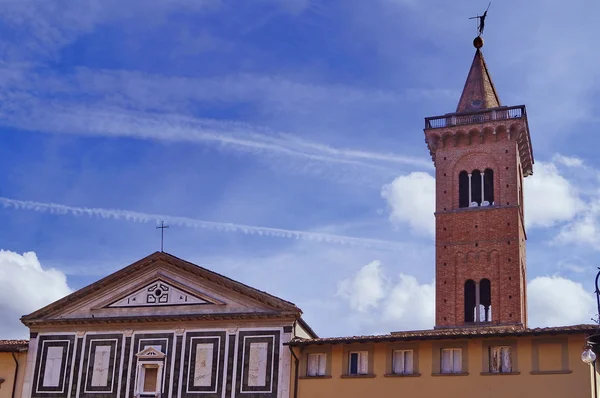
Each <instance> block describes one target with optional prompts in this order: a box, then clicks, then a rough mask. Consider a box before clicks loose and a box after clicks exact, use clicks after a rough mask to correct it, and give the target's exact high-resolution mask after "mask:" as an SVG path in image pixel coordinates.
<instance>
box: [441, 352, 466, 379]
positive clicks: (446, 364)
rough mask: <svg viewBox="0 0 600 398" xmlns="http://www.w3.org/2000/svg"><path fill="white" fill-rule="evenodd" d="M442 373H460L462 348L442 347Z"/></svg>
mask: <svg viewBox="0 0 600 398" xmlns="http://www.w3.org/2000/svg"><path fill="white" fill-rule="evenodd" d="M441 361H442V363H441V366H440V368H441V371H442V373H462V371H463V370H462V349H460V348H444V349H442V358H441Z"/></svg>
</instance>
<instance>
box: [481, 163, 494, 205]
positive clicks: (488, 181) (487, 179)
mask: <svg viewBox="0 0 600 398" xmlns="http://www.w3.org/2000/svg"><path fill="white" fill-rule="evenodd" d="M486 202H487V203H486ZM483 203H485V204H486V205H487V206H490V205H492V204H493V203H494V170H492V169H485V172H484V177H483Z"/></svg>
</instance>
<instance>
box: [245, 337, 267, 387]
mask: <svg viewBox="0 0 600 398" xmlns="http://www.w3.org/2000/svg"><path fill="white" fill-rule="evenodd" d="M268 351H269V345H268V344H267V343H250V355H249V358H248V386H249V387H264V386H266V385H267V356H268Z"/></svg>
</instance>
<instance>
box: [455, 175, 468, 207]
mask: <svg viewBox="0 0 600 398" xmlns="http://www.w3.org/2000/svg"><path fill="white" fill-rule="evenodd" d="M458 207H469V174H468V173H467V172H466V171H464V170H463V171H461V172H460V174H459V175H458Z"/></svg>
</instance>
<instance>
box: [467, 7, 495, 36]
mask: <svg viewBox="0 0 600 398" xmlns="http://www.w3.org/2000/svg"><path fill="white" fill-rule="evenodd" d="M491 5H492V2H491V1H490V4H488V6H487V9H486V10H485V12H484V13H483V15H477V16H476V17H471V18H469V19H478V20H479V25H478V26H477V32H478V33H479V34H478V36H481V35H482V34H483V29H484V28H485V18H486V17H487V13H488V10H489V9H490V6H491Z"/></svg>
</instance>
